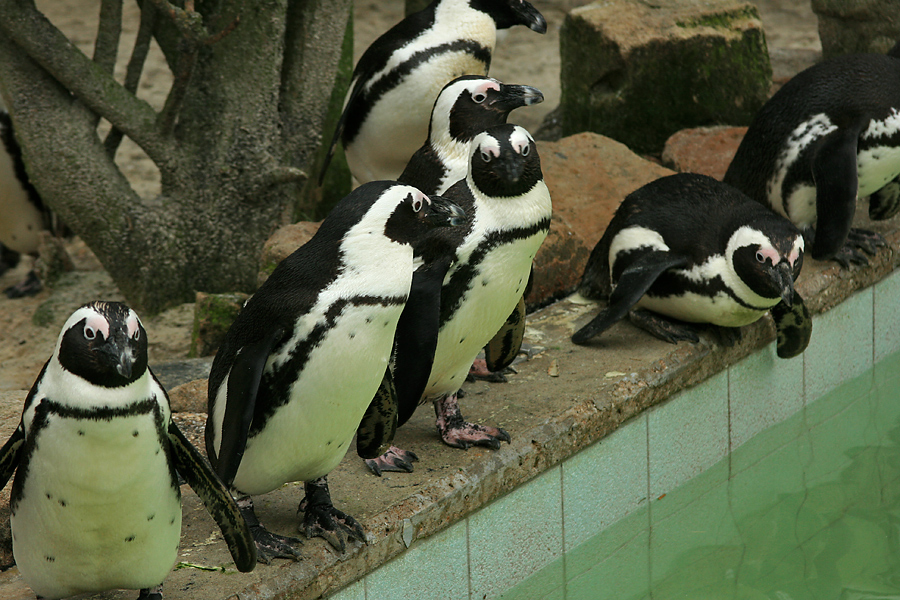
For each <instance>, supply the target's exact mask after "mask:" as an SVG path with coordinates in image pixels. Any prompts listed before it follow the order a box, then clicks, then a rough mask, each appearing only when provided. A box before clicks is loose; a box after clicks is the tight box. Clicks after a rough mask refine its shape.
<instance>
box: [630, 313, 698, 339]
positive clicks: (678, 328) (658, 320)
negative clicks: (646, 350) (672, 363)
mask: <svg viewBox="0 0 900 600" xmlns="http://www.w3.org/2000/svg"><path fill="white" fill-rule="evenodd" d="M628 319H629V320H630V321H631V322H632V323H634V324H635V325H636V326H637V327H640V328H641V329H643V330H644V331H646V332H647V333H649V334H650V335H652V336H654V337H656V338H658V339H661V340H662V341H664V342H669V343H670V344H677V343H678V342H694V343H696V342H699V341H700V337H699V336H698V335H697V328H696V327H694V326H693V325H689V324H687V323H682V322H680V321H673V320H671V319H667V318H666V317H663V316H662V315H658V314H656V313H653V312H650V311H649V310H643V309H635V310H632V311H631V312H629V313H628Z"/></svg>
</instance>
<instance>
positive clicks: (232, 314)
mask: <svg viewBox="0 0 900 600" xmlns="http://www.w3.org/2000/svg"><path fill="white" fill-rule="evenodd" d="M247 298H249V296H248V295H247V294H242V293H240V292H235V293H233V294H206V293H203V292H197V301H196V303H195V305H194V330H193V334H192V335H191V350H190V353H189V356H190V357H191V358H196V357H200V356H210V355H212V354H215V353H216V350H218V349H219V346H221V345H222V341H223V340H224V339H225V334H226V333H227V332H228V328H229V327H231V324H232V323H233V322H234V319H235V318H236V317H237V315H238V313H239V312H240V310H241V307H242V306H243V305H244V302H245V301H246V300H247Z"/></svg>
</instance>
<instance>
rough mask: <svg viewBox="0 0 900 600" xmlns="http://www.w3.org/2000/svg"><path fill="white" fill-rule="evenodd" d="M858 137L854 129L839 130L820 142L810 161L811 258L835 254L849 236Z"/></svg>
mask: <svg viewBox="0 0 900 600" xmlns="http://www.w3.org/2000/svg"><path fill="white" fill-rule="evenodd" d="M858 134H859V132H858V131H857V130H856V129H852V128H838V129H837V130H835V131H833V132H832V133H830V134H828V135H827V136H825V137H824V138H823V139H822V142H821V144H820V145H819V147H818V149H817V150H816V154H815V158H814V159H813V177H814V178H815V181H816V215H817V216H816V236H815V242H814V243H813V248H812V255H813V258H815V259H818V260H827V259H829V258H832V257H833V256H834V255H835V254H837V253H838V251H840V250H841V248H842V247H843V246H844V243H845V242H846V241H847V235H848V234H849V233H850V226H851V225H852V223H853V214H854V213H855V212H856V194H857V191H858V189H859V178H858V175H857V170H856V169H857V167H856V148H857V139H858Z"/></svg>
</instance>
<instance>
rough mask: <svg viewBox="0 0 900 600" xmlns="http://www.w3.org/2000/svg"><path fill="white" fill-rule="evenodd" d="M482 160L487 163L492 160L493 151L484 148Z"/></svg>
mask: <svg viewBox="0 0 900 600" xmlns="http://www.w3.org/2000/svg"><path fill="white" fill-rule="evenodd" d="M481 160H483V161H484V162H486V163H489V162H491V153H490V152H485V151H484V150H482V151H481Z"/></svg>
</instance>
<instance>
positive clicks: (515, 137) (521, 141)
mask: <svg viewBox="0 0 900 600" xmlns="http://www.w3.org/2000/svg"><path fill="white" fill-rule="evenodd" d="M533 141H534V139H532V137H531V134H529V133H528V131H527V130H526V129H525V128H524V127H519V126H518V125H516V127H515V129H513V132H512V134H510V136H509V144H510V146H512V147H513V150H515V151H516V152H517V153H519V154H522V148H524V147H526V146H529V145H531V143H532V142H533Z"/></svg>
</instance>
